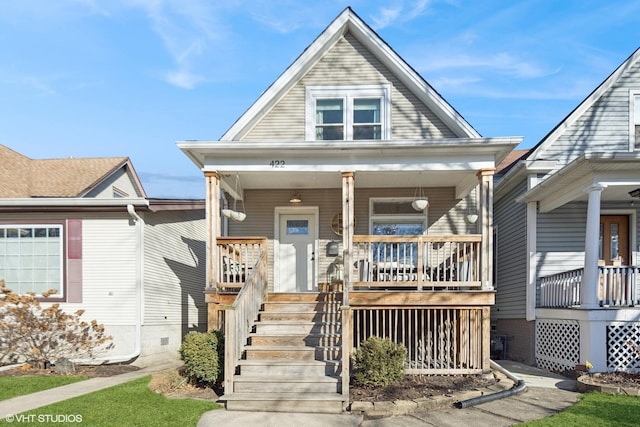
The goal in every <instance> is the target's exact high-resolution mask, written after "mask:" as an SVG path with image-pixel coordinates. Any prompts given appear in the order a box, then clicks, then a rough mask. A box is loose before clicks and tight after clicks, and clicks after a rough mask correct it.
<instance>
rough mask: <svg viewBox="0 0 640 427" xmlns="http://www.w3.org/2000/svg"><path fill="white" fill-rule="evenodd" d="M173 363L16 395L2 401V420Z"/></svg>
mask: <svg viewBox="0 0 640 427" xmlns="http://www.w3.org/2000/svg"><path fill="white" fill-rule="evenodd" d="M176 366H178V365H176V364H175V363H173V364H163V365H158V366H152V367H148V368H143V369H139V370H137V371H133V372H127V373H126V374H120V375H114V376H112V377H98V378H91V379H88V380H86V381H79V382H77V383H73V384H67V385H64V386H61V387H56V388H52V389H49V390H43V391H39V392H36V393H32V394H27V395H25V396H18V397H14V398H13V399H8V400H3V401H0V420H4V419H6V418H7V416H8V415H15V414H19V413H21V412H26V411H31V410H33V409H37V408H41V407H43V406H47V405H50V404H52V403H57V402H60V401H63V400H67V399H71V398H73V397H77V396H82V395H83V394H88V393H92V392H94V391H98V390H102V389H104V388H108V387H113V386H114V385H118V384H122V383H126V382H127V381H131V380H135V379H138V378H142V377H144V376H147V375H150V374H152V373H154V372H159V371H163V370H165V369H171V368H175V367H176Z"/></svg>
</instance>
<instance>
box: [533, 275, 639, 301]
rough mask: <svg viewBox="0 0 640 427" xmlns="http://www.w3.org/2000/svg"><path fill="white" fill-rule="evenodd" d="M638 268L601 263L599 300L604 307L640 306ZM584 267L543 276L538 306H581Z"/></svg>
mask: <svg viewBox="0 0 640 427" xmlns="http://www.w3.org/2000/svg"><path fill="white" fill-rule="evenodd" d="M639 271H640V268H639V267H634V266H609V265H607V266H599V267H598V276H599V286H598V301H599V303H600V306H601V307H631V306H637V305H640V299H639V297H640V292H639V289H638V287H639V286H640V283H639V282H638V279H639V278H640V275H639V274H638V272H639ZM583 274H584V269H583V268H578V269H576V270H570V271H563V272H561V273H557V274H552V275H549V276H545V277H541V278H540V302H539V304H538V306H539V307H544V308H566V307H577V306H580V292H581V285H582V276H583Z"/></svg>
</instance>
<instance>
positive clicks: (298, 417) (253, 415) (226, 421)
mask: <svg viewBox="0 0 640 427" xmlns="http://www.w3.org/2000/svg"><path fill="white" fill-rule="evenodd" d="M498 364H499V365H500V366H502V367H503V368H505V369H506V370H507V371H509V372H511V373H512V374H513V375H515V376H516V377H518V378H519V379H522V380H524V381H525V384H526V385H527V390H526V391H524V392H522V393H520V394H517V395H514V396H510V397H506V398H503V399H499V400H495V401H492V402H486V403H482V404H479V405H476V406H472V407H469V408H464V409H455V408H446V409H440V410H436V411H430V412H414V413H411V414H407V415H397V416H391V417H384V418H379V419H364V417H363V416H362V415H351V414H348V413H347V414H336V415H330V414H301V413H274V412H242V411H226V410H216V411H210V412H207V413H205V414H204V415H203V416H202V418H201V419H200V422H199V423H198V427H213V426H225V427H227V426H229V427H235V426H237V427H244V426H251V425H252V426H255V427H263V426H264V427H276V426H278V427H289V426H291V427H293V426H301V425H302V426H305V427H324V426H329V425H330V426H344V427H347V426H353V427H357V426H359V427H409V426H422V427H426V426H442V427H459V426H465V425H473V426H474V427H485V426H486V427H494V426H496V427H497V426H512V425H515V424H519V423H522V422H525V421H532V420H536V419H540V418H545V417H548V416H550V415H553V414H556V413H558V412H560V411H562V410H563V409H566V408H568V407H570V406H571V405H573V404H575V403H576V402H577V401H578V396H579V393H577V392H576V391H575V381H574V380H570V379H568V378H565V377H562V376H559V375H555V374H552V373H549V372H547V371H543V370H541V369H537V368H533V367H530V366H527V365H523V364H521V363H517V362H511V361H507V360H505V361H498Z"/></svg>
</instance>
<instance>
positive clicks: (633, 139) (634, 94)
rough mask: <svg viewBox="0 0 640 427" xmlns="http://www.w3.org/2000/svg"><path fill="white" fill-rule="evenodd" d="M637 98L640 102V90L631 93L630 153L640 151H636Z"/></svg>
mask: <svg viewBox="0 0 640 427" xmlns="http://www.w3.org/2000/svg"><path fill="white" fill-rule="evenodd" d="M636 97H637V98H638V100H639V101H640V90H630V91H629V151H630V152H634V151H640V148H637V149H636V123H635V119H636V117H635V111H636Z"/></svg>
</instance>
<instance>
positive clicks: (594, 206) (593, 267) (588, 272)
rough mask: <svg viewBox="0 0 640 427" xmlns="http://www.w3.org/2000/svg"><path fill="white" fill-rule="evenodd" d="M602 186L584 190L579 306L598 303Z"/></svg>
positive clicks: (596, 185) (597, 304)
mask: <svg viewBox="0 0 640 427" xmlns="http://www.w3.org/2000/svg"><path fill="white" fill-rule="evenodd" d="M604 188H605V187H604V186H603V185H600V184H595V185H592V186H591V187H589V188H587V189H586V190H585V191H586V192H587V193H589V201H588V205H587V229H586V234H585V242H584V275H583V276H582V289H581V290H580V306H581V307H582V308H587V309H590V308H597V307H598V306H599V303H598V284H599V278H598V258H599V254H598V249H599V246H600V243H599V241H600V199H601V196H602V190H604Z"/></svg>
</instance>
